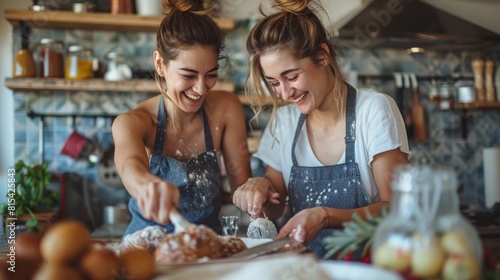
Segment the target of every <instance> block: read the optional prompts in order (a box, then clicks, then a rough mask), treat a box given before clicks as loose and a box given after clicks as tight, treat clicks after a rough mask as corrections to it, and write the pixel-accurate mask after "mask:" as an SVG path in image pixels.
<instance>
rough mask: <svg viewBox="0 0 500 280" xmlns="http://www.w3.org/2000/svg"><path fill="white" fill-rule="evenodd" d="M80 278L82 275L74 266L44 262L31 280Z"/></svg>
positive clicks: (76, 279)
mask: <svg viewBox="0 0 500 280" xmlns="http://www.w3.org/2000/svg"><path fill="white" fill-rule="evenodd" d="M69 279H71V280H80V279H83V278H82V275H81V274H80V273H79V272H78V271H77V270H76V269H74V268H72V267H67V266H62V265H51V264H44V265H43V266H42V267H41V268H40V269H39V270H38V271H37V272H36V274H35V276H34V277H33V280H69Z"/></svg>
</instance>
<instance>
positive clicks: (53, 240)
mask: <svg viewBox="0 0 500 280" xmlns="http://www.w3.org/2000/svg"><path fill="white" fill-rule="evenodd" d="M89 244H90V241H89V231H88V229H87V228H86V227H85V226H84V225H83V224H82V223H80V222H78V221H62V222H58V223H57V224H54V225H53V226H51V227H50V228H49V229H48V230H47V232H46V233H45V235H44V236H43V238H42V242H41V244H40V245H41V247H40V248H41V252H42V256H43V258H44V260H45V261H46V262H47V263H50V264H68V263H71V262H74V261H76V260H77V259H78V258H80V257H81V256H82V254H83V253H84V252H85V250H86V249H87V247H88V246H89Z"/></svg>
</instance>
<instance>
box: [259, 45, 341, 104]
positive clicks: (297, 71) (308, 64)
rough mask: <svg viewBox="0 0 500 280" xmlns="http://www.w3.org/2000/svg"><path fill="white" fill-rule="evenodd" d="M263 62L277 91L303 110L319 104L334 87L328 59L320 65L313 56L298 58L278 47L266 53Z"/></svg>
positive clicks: (267, 75) (261, 58) (265, 71)
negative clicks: (314, 60) (310, 57)
mask: <svg viewBox="0 0 500 280" xmlns="http://www.w3.org/2000/svg"><path fill="white" fill-rule="evenodd" d="M260 64H261V66H262V69H263V71H264V76H265V77H266V79H267V81H268V82H269V83H270V84H271V86H273V88H274V89H275V91H276V93H277V94H279V95H281V97H282V98H283V100H287V101H291V102H293V103H295V105H296V106H297V107H298V108H299V110H300V111H301V112H302V113H303V114H309V113H310V112H312V111H313V110H315V109H316V108H318V107H319V106H320V105H321V102H322V101H323V100H324V98H325V97H326V96H327V94H328V93H329V90H331V83H332V79H331V75H329V73H330V71H329V68H328V63H325V65H324V66H322V65H321V66H316V65H315V64H314V63H313V62H312V60H311V59H309V58H304V59H300V60H297V59H295V58H293V57H292V56H291V55H290V54H289V53H288V52H280V51H277V50H276V51H270V52H267V53H265V54H263V55H262V56H261V57H260ZM329 85H330V86H329Z"/></svg>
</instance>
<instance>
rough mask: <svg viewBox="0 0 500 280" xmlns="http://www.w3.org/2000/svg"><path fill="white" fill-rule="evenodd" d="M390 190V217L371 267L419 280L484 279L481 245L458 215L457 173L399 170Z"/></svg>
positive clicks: (380, 228)
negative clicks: (482, 274) (482, 275)
mask: <svg viewBox="0 0 500 280" xmlns="http://www.w3.org/2000/svg"><path fill="white" fill-rule="evenodd" d="M392 190H393V197H392V201H391V208H390V213H389V215H388V216H387V217H386V218H385V219H384V220H383V221H382V222H381V223H380V224H379V226H378V227H377V229H376V230H375V233H374V236H373V245H372V261H373V263H374V264H375V265H376V266H379V267H383V268H387V269H391V270H394V271H397V272H399V273H401V274H403V275H404V276H408V277H413V278H416V279H481V264H482V245H481V241H480V239H479V235H478V233H477V231H476V230H475V228H474V227H472V226H471V225H470V224H469V223H468V222H467V221H466V220H465V218H464V217H463V216H462V215H461V214H460V212H459V200H458V194H457V176H456V174H455V172H454V171H453V170H452V169H451V168H447V167H443V166H420V167H417V166H410V165H408V166H404V167H399V168H398V169H397V170H396V172H395V179H394V181H393V184H392Z"/></svg>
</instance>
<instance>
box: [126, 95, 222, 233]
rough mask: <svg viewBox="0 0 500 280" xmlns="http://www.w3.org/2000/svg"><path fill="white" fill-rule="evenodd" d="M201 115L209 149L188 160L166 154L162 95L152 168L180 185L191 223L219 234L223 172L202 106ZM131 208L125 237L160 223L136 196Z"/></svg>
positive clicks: (169, 226)
mask: <svg viewBox="0 0 500 280" xmlns="http://www.w3.org/2000/svg"><path fill="white" fill-rule="evenodd" d="M201 116H202V119H203V131H204V134H205V148H206V152H204V153H201V154H199V155H196V156H194V157H192V158H191V159H190V160H189V161H188V162H180V161H178V160H176V159H175V158H172V157H168V156H164V155H163V145H164V143H165V135H166V131H167V126H166V120H167V114H166V110H165V107H164V106H163V98H160V105H159V107H158V124H157V126H156V138H155V144H154V148H153V154H152V156H151V158H150V160H149V168H150V170H151V172H152V173H153V174H154V175H156V176H158V177H160V178H162V179H163V180H165V181H168V182H170V183H172V184H174V185H175V186H177V188H178V189H179V192H180V201H179V205H178V208H179V212H180V213H181V214H182V215H183V216H184V217H185V218H186V219H187V220H188V221H189V222H191V223H194V224H202V225H206V226H208V227H210V228H212V229H213V230H214V231H215V232H217V233H218V234H222V225H221V222H220V220H219V217H218V215H219V211H220V208H221V203H222V175H221V171H220V168H219V163H218V161H217V156H216V152H215V149H214V145H213V142H212V134H211V133H210V126H209V125H208V120H207V118H206V115H205V111H204V110H203V107H202V108H201ZM128 207H129V210H130V213H131V215H132V220H131V221H130V224H129V226H128V228H127V230H126V231H125V234H124V235H123V236H125V235H127V234H129V233H133V232H135V231H138V230H140V229H143V228H145V227H147V226H151V225H158V224H157V223H155V222H154V221H151V220H146V219H145V218H144V217H143V216H142V214H141V213H140V210H139V207H138V205H137V201H136V199H135V198H131V199H130V201H129V205H128ZM161 226H163V227H164V228H165V229H166V230H167V231H168V232H173V231H174V226H173V224H172V223H169V224H167V225H161Z"/></svg>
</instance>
